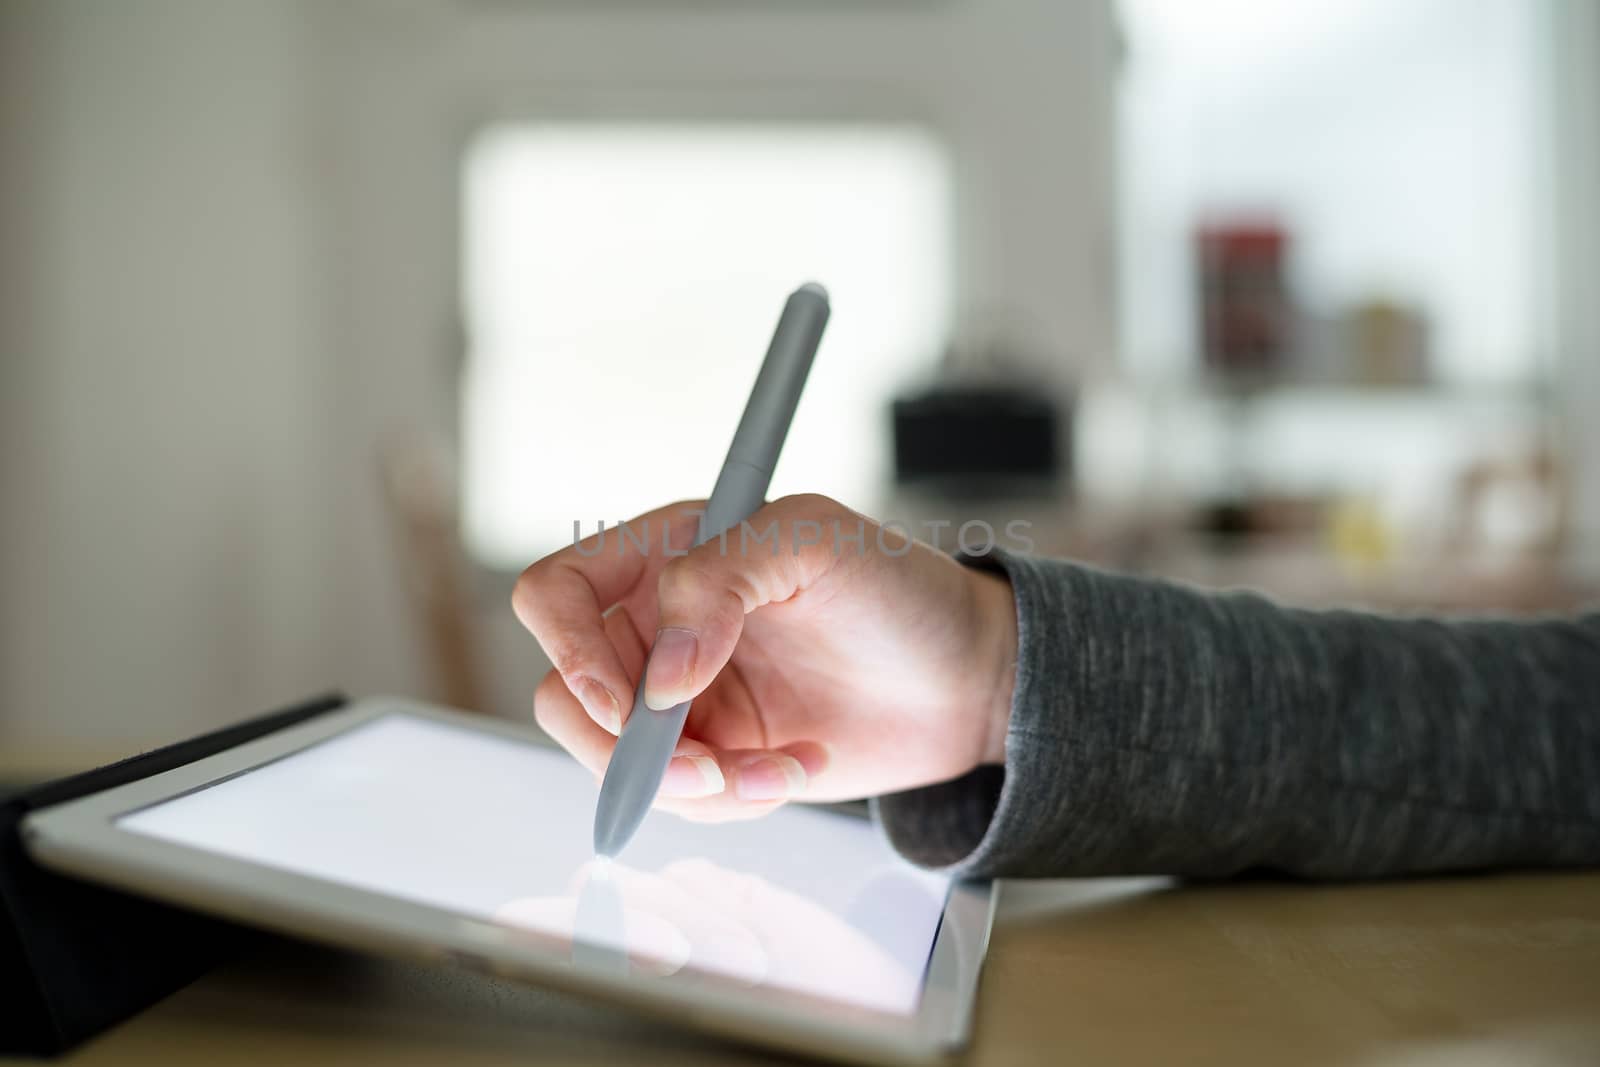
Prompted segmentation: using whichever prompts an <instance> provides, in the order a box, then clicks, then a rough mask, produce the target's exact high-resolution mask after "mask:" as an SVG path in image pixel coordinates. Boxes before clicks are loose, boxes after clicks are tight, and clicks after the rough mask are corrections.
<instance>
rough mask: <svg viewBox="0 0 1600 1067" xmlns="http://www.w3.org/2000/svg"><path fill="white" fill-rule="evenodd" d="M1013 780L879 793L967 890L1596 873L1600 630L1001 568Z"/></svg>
mask: <svg viewBox="0 0 1600 1067" xmlns="http://www.w3.org/2000/svg"><path fill="white" fill-rule="evenodd" d="M990 563H991V565H998V566H999V567H1001V568H1003V569H1004V571H1005V573H1006V575H1007V576H1008V577H1009V578H1010V580H1011V585H1012V588H1013V589H1014V591H1015V593H1016V601H1017V622H1018V662H1017V678H1016V691H1015V696H1014V699H1013V702H1012V714H1011V724H1010V729H1009V732H1008V734H1007V736H1006V764H1005V766H1004V767H1003V768H1002V767H998V766H993V767H991V766H985V767H980V768H979V769H977V770H975V771H973V772H972V773H970V774H968V775H966V776H965V777H962V778H959V779H956V780H954V781H951V782H945V783H942V784H938V785H933V786H928V787H926V788H922V789H917V790H913V791H910V792H906V793H899V794H896V795H893V796H887V797H882V798H880V799H879V800H878V801H877V802H876V804H875V807H876V812H877V816H878V818H879V820H880V822H881V824H882V826H883V829H884V831H885V832H886V833H887V835H888V837H889V839H890V841H891V842H892V843H893V844H894V846H895V848H897V849H898V850H899V851H900V852H901V853H902V854H903V855H905V856H907V857H908V858H910V859H912V860H914V861H916V862H918V863H921V864H923V865H925V866H931V867H946V868H950V869H951V870H953V871H954V872H955V873H956V874H958V875H962V876H969V877H990V876H1012V877H1014V876H1056V875H1093V874H1135V873H1162V874H1180V875H1192V876H1202V877H1215V876H1222V875H1229V874H1233V873H1236V872H1239V871H1244V870H1247V869H1251V868H1264V869H1270V870H1274V871H1278V872H1284V873H1290V874H1295V875H1302V876H1307V877H1315V878H1348V877H1369V876H1376V875H1389V874H1405V873H1417V872H1425V871H1446V870H1458V869H1463V868H1474V867H1489V866H1512V865H1521V866H1583V865H1597V866H1600V614H1591V615H1587V616H1585V617H1582V618H1578V619H1574V620H1557V619H1551V620H1537V621H1526V622H1509V621H1458V622H1440V621H1430V620H1424V619H1398V618H1386V617H1382V616H1375V615H1364V614H1358V613H1352V612H1321V613H1318V612H1307V611H1297V610H1291V609H1288V608H1283V607H1279V606H1277V605H1275V604H1272V603H1270V602H1269V601H1266V600H1263V599H1261V598H1260V597H1256V596H1251V595H1246V594H1227V595H1210V594H1204V593H1199V592H1195V591H1192V590H1189V589H1185V588H1182V587H1179V586H1175V585H1171V584H1167V583H1164V582H1160V581H1152V580H1145V579H1138V578H1127V577H1118V576H1114V575H1109V574H1104V573H1100V572H1097V571H1093V570H1090V569H1087V568H1084V567H1081V566H1077V565H1074V564H1071V563H1064V562H1060V561H1055V560H1045V559H1036V558H1028V557H1020V556H1005V555H996V556H994V557H991V559H990Z"/></svg>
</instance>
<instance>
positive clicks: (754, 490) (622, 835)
mask: <svg viewBox="0 0 1600 1067" xmlns="http://www.w3.org/2000/svg"><path fill="white" fill-rule="evenodd" d="M828 313H829V304H828V293H827V291H826V290H825V289H823V288H822V286H820V285H818V284H816V283H815V282H808V283H806V284H805V285H802V286H801V287H800V288H798V289H796V290H795V291H794V292H793V293H791V294H789V299H788V301H787V302H786V303H785V304H784V306H783V314H782V315H781V316H780V317H779V319H778V327H777V329H776V330H775V331H774V332H773V336H772V344H771V345H770V346H769V347H768V348H767V356H766V359H765V360H763V361H762V364H761V371H760V373H759V374H757V375H756V383H755V385H754V387H752V388H751V390H750V399H749V401H748V402H747V403H746V404H745V408H744V416H743V417H742V418H741V419H740V420H739V428H738V430H737V431H736V432H735V433H734V435H733V443H732V444H731V445H730V446H729V447H728V456H727V459H725V460H724V461H723V464H722V471H721V473H720V474H718V475H717V483H716V487H715V488H714V489H713V490H712V491H711V499H710V500H709V501H708V502H707V503H706V511H705V514H704V515H702V516H701V517H700V531H699V536H698V537H697V538H696V540H695V543H696V544H697V545H698V544H704V543H705V542H707V541H710V540H712V539H713V538H715V537H717V536H718V535H719V534H721V533H723V532H724V531H726V530H731V529H733V528H734V527H736V526H737V525H738V524H739V523H741V522H743V521H744V520H745V519H747V518H749V517H750V516H751V515H752V514H753V513H754V512H755V511H756V509H758V508H759V507H761V504H762V502H763V501H764V500H765V499H766V494H767V486H768V484H770V483H771V481H772V471H773V468H774V467H776V466H777V463H778V453H779V452H781V451H782V450H783V442H784V438H786V437H787V436H788V434H789V424H790V423H791V422H792V421H793V420H794V412H795V408H796V407H797V406H798V405H799V403H800V394H801V392H802V390H803V389H804V388H805V383H806V376H807V374H808V373H810V370H811V363H812V360H813V359H814V358H815V357H816V354H817V346H818V345H819V344H820V343H821V341H822V331H823V328H824V327H825V326H826V325H827V322H828ZM728 543H729V544H738V543H739V542H738V541H737V540H732V539H730V541H729V542H728ZM688 717H689V702H688V701H685V702H684V703H682V704H679V705H677V706H675V707H672V708H668V709H667V710H665V711H653V710H651V708H649V707H648V706H647V705H646V704H645V702H644V685H643V684H642V682H641V684H640V685H639V687H638V689H637V691H636V692H635V694H634V699H633V710H632V711H631V712H630V713H629V715H628V721H627V722H626V723H625V724H624V725H623V728H622V735H621V736H620V737H619V738H618V739H617V747H616V750H615V751H614V752H613V753H612V756H611V763H610V765H609V766H608V767H607V768H606V774H605V780H604V781H603V782H602V783H601V785H600V799H599V801H598V802H597V804H596V805H595V813H594V850H595V852H597V853H599V854H600V855H602V856H615V855H616V854H617V853H618V852H620V851H621V850H622V848H623V847H624V846H625V845H627V843H628V841H629V840H630V839H631V838H632V837H633V834H634V831H636V830H637V829H638V828H639V824H640V823H641V822H643V821H644V817H645V814H646V813H647V812H648V811H649V810H650V805H651V804H652V803H653V802H654V800H655V796H656V791H657V790H659V789H660V788H661V779H662V777H663V776H664V775H665V774H666V773H667V763H668V762H669V761H670V760H671V759H672V753H673V750H674V749H676V748H677V747H678V739H679V737H680V736H681V735H682V733H683V724H684V721H685V720H686V719H687V718H688Z"/></svg>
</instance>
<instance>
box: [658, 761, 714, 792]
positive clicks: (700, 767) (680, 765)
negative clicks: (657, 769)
mask: <svg viewBox="0 0 1600 1067" xmlns="http://www.w3.org/2000/svg"><path fill="white" fill-rule="evenodd" d="M726 788H727V782H726V781H724V780H723V777H722V768H721V767H718V766H717V761H716V760H714V759H712V758H711V757H710V756H674V757H672V759H671V760H670V761H669V762H668V763H667V773H666V774H664V775H663V776H662V778H661V795H662V796H668V797H711V796H716V795H717V794H718V793H720V792H722V791H723V790H724V789H726Z"/></svg>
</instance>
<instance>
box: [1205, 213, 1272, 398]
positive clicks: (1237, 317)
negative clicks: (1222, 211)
mask: <svg viewBox="0 0 1600 1067" xmlns="http://www.w3.org/2000/svg"><path fill="white" fill-rule="evenodd" d="M1195 244H1196V249H1197V252H1198V257H1199V271H1198V277H1199V282H1200V336H1201V352H1202V354H1203V356H1204V360H1205V365H1206V367H1207V368H1208V369H1209V370H1212V371H1214V372H1216V373H1218V374H1222V375H1225V376H1230V377H1236V376H1247V377H1252V378H1255V377H1276V376H1279V375H1281V374H1282V373H1283V372H1284V371H1285V370H1286V369H1287V365H1288V362H1289V357H1290V350H1291V347H1292V342H1293V337H1292V333H1293V325H1294V323H1293V307H1292V305H1291V303H1290V301H1289V290H1288V283H1287V280H1286V278H1285V269H1286V263H1287V259H1288V248H1289V237H1288V234H1287V233H1286V232H1285V231H1284V229H1283V227H1282V226H1280V225H1278V224H1277V223H1276V222H1272V221H1270V220H1268V221H1263V220H1250V221H1244V222H1215V223H1205V224H1202V225H1201V226H1200V227H1199V228H1198V230H1197V231H1196V242H1195Z"/></svg>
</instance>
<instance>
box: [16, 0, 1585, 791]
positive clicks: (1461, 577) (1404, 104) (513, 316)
mask: <svg viewBox="0 0 1600 1067" xmlns="http://www.w3.org/2000/svg"><path fill="white" fill-rule="evenodd" d="M813 277H814V278H816V279H818V280H820V281H822V282H823V283H825V284H826V285H827V286H828V287H829V289H830V290H831V291H832V293H833V297H834V309H835V310H834V317H833V321H832V323H831V325H830V330H829V335H828V337H827V338H826V340H825V342H824V346H823V349H822V353H821V355H820V357H819V360H818V363H817V366H816V370H815V372H814V375H813V379H812V383H811V387H810V389H809V391H808V393H807V395H806V398H805V400H804V402H803V403H802V405H801V408H800V412H799V415H798V418H797V422H796V425H795V428H794V431H793V433H792V435H791V437H790V442H789V446H788V448H787V450H786V454H785V458H784V461H783V464H782V465H781V467H780V469H779V472H778V475H777V481H776V483H775V485H774V494H775V495H776V494H778V493H783V492H794V491H816V492H822V493H827V494H830V495H833V496H837V497H839V498H840V499H842V500H844V501H845V502H846V503H848V504H850V505H852V506H854V507H856V508H858V509H860V510H863V511H866V512H868V513H871V514H874V515H877V516H880V517H891V518H898V519H901V520H903V521H906V522H908V523H914V524H915V523H922V522H924V521H926V520H942V521H947V522H950V523H951V524H952V525H950V526H947V527H937V528H936V527H927V526H922V527H921V528H920V532H922V533H923V535H924V537H925V538H926V539H932V537H933V536H934V535H935V533H936V532H937V533H939V534H941V535H942V537H943V542H942V543H943V545H944V546H945V547H953V544H954V533H955V528H956V527H957V526H959V525H960V524H961V523H962V522H963V521H968V520H976V519H984V520H986V521H990V522H992V523H994V524H995V525H996V526H997V527H1003V525H1004V523H1005V522H1007V521H1011V520H1023V521H1027V522H1030V523H1032V527H1031V536H1032V538H1033V540H1034V541H1035V543H1036V546H1037V550H1038V551H1041V552H1049V553H1057V554H1071V555H1074V556H1077V557H1079V558H1082V559H1085V560H1089V561H1092V562H1095V563H1098V564H1102V565H1105V566H1110V567H1116V568H1121V569H1125V570H1130V571H1137V572H1143V573H1152V574H1162V575H1168V576H1171V577H1175V578H1179V579H1182V580H1186V581H1192V582H1198V583H1202V584H1206V585H1213V586H1228V587H1231V586H1250V587H1254V588H1258V589H1262V590H1265V591H1267V592H1269V593H1271V594H1272V595H1274V596H1277V597H1279V598H1281V599H1283V600H1286V601H1290V602H1293V603H1300V604H1308V605H1333V604H1361V605H1368V606H1374V607H1379V608H1383V609H1387V610H1398V611H1417V610H1449V611H1560V610H1570V609H1572V608H1573V607H1574V606H1576V605H1578V604H1580V603H1582V602H1585V601H1586V600H1592V599H1593V598H1594V596H1595V593H1596V590H1597V589H1600V299H1597V297H1596V294H1597V293H1600V286H1597V282H1600V5H1597V4H1594V3H1592V2H1591V0H1307V2H1302V3H1297V4H1293V5H1283V4H1279V5H1272V4H1260V3H1255V2H1249V0H1208V2H1207V3H1203V4H1201V3H1191V2H1188V0H1078V2H1073V3H1064V2H1059V0H1037V2H1028V0H829V2H821V3H818V2H805V0H682V2H676V0H652V2H648V3H647V2H644V0H591V2H578V0H546V2H540V0H433V2H423V0H277V2H269V0H256V2H250V0H222V2H217V0H140V2H138V3H123V2H114V0H100V2H91V0H37V2H34V0H0V404H3V410H0V433H3V435H4V437H3V440H0V515H3V517H4V519H3V527H0V613H3V614H0V749H3V750H4V751H5V752H6V753H7V754H8V755H11V756H13V757H15V756H17V755H18V754H23V755H24V757H25V758H33V759H37V760H39V761H48V762H54V763H60V764H62V765H66V764H69V763H72V762H83V761H88V760H92V759H99V758H103V757H105V756H108V755H115V754H118V753H120V752H122V751H126V750H128V749H132V748H137V747H143V746H148V745H152V744H155V743H158V742H162V741H166V740H171V739H176V738H178V737H181V736H183V735H185V734H189V733H193V732H196V731H198V730H201V729H205V728H208V727H210V726H213V725H216V724H219V723H222V722H226V721H230V720H233V719H236V718H239V717H241V716H244V715H246V714H248V713H252V712H255V711H258V710H262V709H265V708H267V707H269V706H272V705H275V704H280V703H284V702H287V701H290V700H293V699H295V698H298V697H301V696H304V695H306V694H308V693H311V692H313V691H317V690H320V689H324V688H328V687H333V686H337V687H341V688H344V689H345V690H347V691H348V692H351V693H353V694H362V695H364V694H374V693H395V694H403V695H414V696H421V697H427V698H431V699H437V700H443V701H448V702H452V703H458V704H462V705H465V706H469V707H473V708H479V709H482V710H485V711H487V712H491V713H494V714H501V715H514V716H523V717H526V716H527V715H528V714H529V707H530V703H531V694H532V691H533V687H534V684H535V683H536V681H537V679H538V678H539V676H540V675H541V674H542V672H543V670H544V669H545V664H544V662H543V660H542V657H541V656H540V654H539V652H538V650H537V647H536V646H535V645H534V644H533V642H532V640H531V639H530V638H528V637H527V636H526V635H524V634H523V633H522V632H521V631H520V629H519V628H518V627H517V625H516V623H515V621H514V620H513V619H512V617H511V613H510V611H509V608H508V596H509V592H510V588H511V583H512V580H513V578H514V576H515V574H516V572H517V571H518V570H519V569H520V568H521V567H522V566H524V565H526V564H527V563H528V562H531V561H532V560H533V559H535V558H537V557H539V556H541V555H543V554H544V553H546V552H548V551H551V550H553V549H556V548H558V547H560V546H562V545H564V544H567V543H570V541H571V538H572V526H573V522H574V520H579V521H581V522H582V523H583V524H584V527H585V530H586V532H588V531H592V530H593V528H594V525H595V523H597V522H598V521H599V520H600V519H602V518H603V519H606V520H608V521H610V522H614V521H616V520H618V519H622V518H625V517H628V516H631V515H634V514H636V513H638V512H639V511H641V510H644V509H646V508H649V507H652V506H655V505H658V504H660V503H664V502H667V501H670V500H674V499H679V498H683V497H693V496H702V495H704V494H705V493H706V492H707V491H708V490H709V480H710V479H711V477H712V476H713V474H714V472H715V470H716V468H717V464H718V462H719V460H720V458H721V453H722V451H723V449H724V448H725V447H726V443H727V441H728V438H729V436H730V434H731V431H732V427H733V424H734V422H735V420H736V419H737V414H738V411H739V407H740V404H741V402H742V399H743V396H744V395H745V393H746V391H747V389H748V386H749V383H750V381H751V379H752V378H753V375H754V372H755V368H756V366H757V361H758V360H759V358H760V355H761V353H762V352H763V351H764V349H765V344H766V340H767V337H768V334H769V331H770V329H771V325H772V323H773V322H774V321H775V319H776V315H777V313H778V310H779V308H780V306H781V303H782V300H783V298H784V295H785V294H786V293H787V292H788V290H789V289H791V288H792V287H793V286H794V285H796V284H798V283H799V282H801V281H803V280H805V279H808V278H813Z"/></svg>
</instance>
